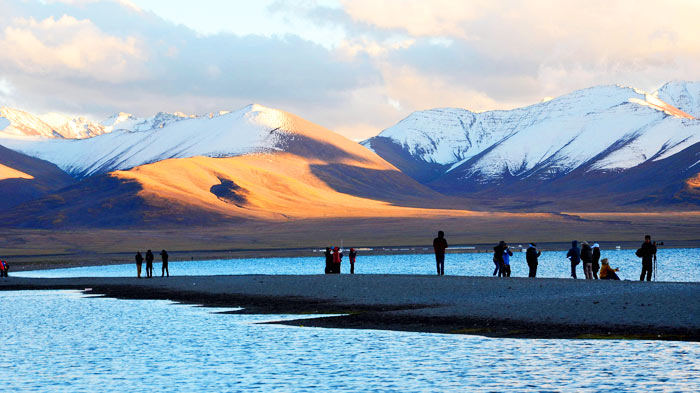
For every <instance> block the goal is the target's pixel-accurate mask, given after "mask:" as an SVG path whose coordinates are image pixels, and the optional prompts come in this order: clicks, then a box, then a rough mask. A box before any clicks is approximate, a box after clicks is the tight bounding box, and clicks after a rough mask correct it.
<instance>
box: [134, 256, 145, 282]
mask: <svg viewBox="0 0 700 393" xmlns="http://www.w3.org/2000/svg"><path fill="white" fill-rule="evenodd" d="M134 259H135V260H136V277H137V278H141V266H142V265H143V255H141V251H139V252H137V253H136V256H135V257H134Z"/></svg>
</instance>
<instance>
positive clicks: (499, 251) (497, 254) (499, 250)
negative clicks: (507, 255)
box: [493, 240, 506, 277]
mask: <svg viewBox="0 0 700 393" xmlns="http://www.w3.org/2000/svg"><path fill="white" fill-rule="evenodd" d="M505 249H506V242H504V241H503V240H501V241H500V242H498V245H497V246H496V247H494V248H493V263H494V264H495V265H496V268H495V269H494V270H493V275H494V276H495V275H496V273H498V277H504V276H505V273H506V272H505V270H506V269H505V266H504V261H503V251H504V250H505Z"/></svg>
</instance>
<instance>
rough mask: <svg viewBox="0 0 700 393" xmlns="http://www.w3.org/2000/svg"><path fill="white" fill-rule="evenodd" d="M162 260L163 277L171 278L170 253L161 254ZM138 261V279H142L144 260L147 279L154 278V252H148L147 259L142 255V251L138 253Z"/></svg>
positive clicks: (163, 251)
mask: <svg viewBox="0 0 700 393" xmlns="http://www.w3.org/2000/svg"><path fill="white" fill-rule="evenodd" d="M160 258H161V260H162V261H163V265H162V269H161V275H160V276H161V277H165V276H166V274H167V276H168V277H170V271H169V270H168V252H167V251H165V250H162V251H161V252H160ZM134 259H135V260H136V277H138V278H141V267H142V265H143V262H144V260H145V261H146V278H152V277H153V259H154V256H153V252H151V250H148V251H146V258H144V257H143V255H141V251H138V252H137V253H136V256H135V257H134Z"/></svg>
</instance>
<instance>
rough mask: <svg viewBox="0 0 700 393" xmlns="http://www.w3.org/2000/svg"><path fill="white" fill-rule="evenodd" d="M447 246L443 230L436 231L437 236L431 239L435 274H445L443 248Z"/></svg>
mask: <svg viewBox="0 0 700 393" xmlns="http://www.w3.org/2000/svg"><path fill="white" fill-rule="evenodd" d="M448 247H449V246H448V245H447V240H446V239H445V232H443V231H438V236H437V237H436V238H435V239H433V251H434V252H435V264H436V265H437V275H438V276H444V275H445V250H446V249H447V248H448Z"/></svg>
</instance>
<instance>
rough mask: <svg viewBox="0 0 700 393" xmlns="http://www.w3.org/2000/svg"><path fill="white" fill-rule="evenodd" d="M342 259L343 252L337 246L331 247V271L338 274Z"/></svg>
mask: <svg viewBox="0 0 700 393" xmlns="http://www.w3.org/2000/svg"><path fill="white" fill-rule="evenodd" d="M342 261H343V253H342V252H340V248H339V247H335V248H333V273H335V274H340V263H341V262H342Z"/></svg>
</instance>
